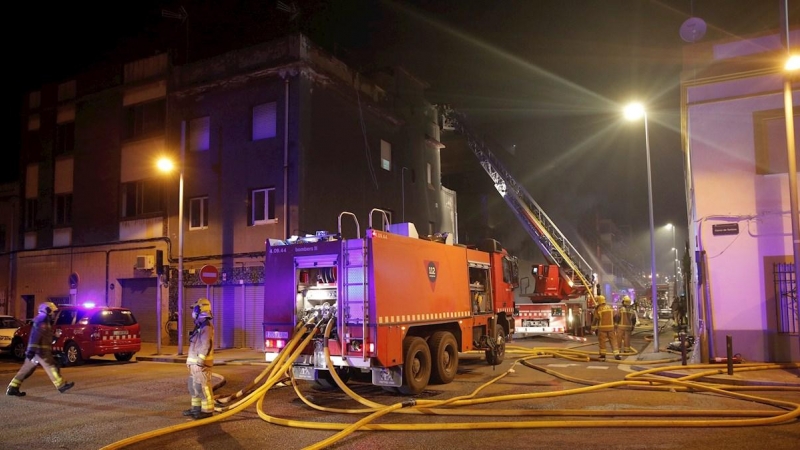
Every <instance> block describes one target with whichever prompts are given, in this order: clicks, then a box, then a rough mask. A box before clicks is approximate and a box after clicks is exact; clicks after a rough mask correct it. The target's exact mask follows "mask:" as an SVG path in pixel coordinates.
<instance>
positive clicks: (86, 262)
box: [9, 34, 455, 348]
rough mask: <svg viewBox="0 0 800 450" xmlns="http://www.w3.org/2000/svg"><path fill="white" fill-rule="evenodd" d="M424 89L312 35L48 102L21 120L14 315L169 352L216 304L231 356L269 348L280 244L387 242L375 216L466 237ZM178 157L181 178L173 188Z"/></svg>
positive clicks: (79, 89) (118, 75) (109, 82)
mask: <svg viewBox="0 0 800 450" xmlns="http://www.w3.org/2000/svg"><path fill="white" fill-rule="evenodd" d="M425 88H426V85H425V83H424V82H422V81H420V80H418V79H416V78H415V77H414V76H412V75H411V74H409V73H408V72H406V71H404V70H403V69H399V68H395V69H386V70H383V71H379V72H375V73H371V74H363V73H359V72H357V71H355V70H353V69H352V68H350V67H348V66H347V65H346V64H345V63H343V62H342V61H340V60H338V59H336V58H334V57H332V56H330V55H329V54H327V53H326V52H325V51H323V50H322V49H321V48H319V47H317V46H315V45H314V44H313V43H312V42H311V41H310V40H309V39H308V38H307V37H305V36H303V35H300V34H296V35H291V36H287V37H284V38H282V39H278V40H276V41H272V42H268V43H264V44H260V45H256V46H253V47H248V48H244V49H240V50H236V51H231V52H228V53H225V54H221V55H218V56H215V57H212V58H208V59H204V60H201V61H196V62H192V63H188V64H183V65H175V64H173V63H172V61H171V60H170V58H169V56H168V55H167V54H159V55H155V56H152V57H149V58H145V59H141V60H137V61H131V62H129V63H127V64H124V65H123V66H121V67H120V66H109V67H103V68H100V69H95V70H94V71H92V72H91V73H84V74H77V75H76V76H75V78H74V79H72V80H67V81H65V82H62V83H58V84H55V85H48V86H43V87H42V89H41V90H39V91H36V92H32V93H31V94H30V95H29V96H28V98H27V99H26V104H25V107H24V108H23V109H24V111H23V113H24V117H26V119H27V120H26V121H25V123H24V126H23V128H24V129H23V132H22V135H23V140H22V142H23V148H22V157H21V161H20V164H21V169H22V171H21V173H22V174H23V175H22V178H23V179H22V181H21V188H20V195H19V197H20V198H19V203H20V222H19V223H20V229H19V230H20V231H19V233H17V240H18V241H19V243H20V250H19V251H18V252H16V253H13V254H12V256H11V258H10V259H11V260H13V261H14V265H13V267H14V270H12V271H10V273H11V277H12V287H11V288H10V297H9V299H10V300H9V311H10V312H12V313H13V314H15V315H17V316H19V317H32V316H33V311H34V310H35V309H34V308H35V306H36V305H38V303H39V302H41V301H45V300H52V301H56V302H58V303H82V302H86V301H93V302H96V303H103V304H108V305H122V306H126V307H129V308H131V309H132V311H133V312H134V313H135V315H136V317H137V318H138V319H139V322H140V323H141V324H142V338H143V339H144V340H145V341H151V342H154V341H155V340H156V339H157V338H158V337H159V336H160V338H161V342H162V343H168V342H170V341H172V342H174V341H175V337H176V334H177V329H176V326H175V324H176V318H177V314H179V313H182V314H183V323H184V324H187V323H191V318H190V315H189V308H188V306H189V305H191V304H192V303H194V300H195V299H197V298H199V297H201V296H207V297H209V298H210V299H211V300H212V304H213V309H214V317H215V323H216V327H217V343H218V345H219V346H220V347H253V348H261V346H262V345H263V342H262V338H263V331H262V328H261V323H262V317H263V298H264V290H265V286H264V284H263V280H264V274H263V270H264V269H263V263H264V256H265V255H264V253H265V242H266V241H267V240H268V239H281V240H285V239H287V238H290V237H291V236H293V235H303V234H313V233H314V232H316V231H318V230H326V231H337V228H338V227H339V220H338V218H339V214H340V213H341V212H343V211H348V212H352V213H353V214H355V215H356V217H357V218H358V227H356V225H355V223H354V222H353V221H352V220H349V221H348V220H343V221H342V223H343V224H344V225H343V226H342V229H341V232H342V234H343V235H345V236H350V237H352V236H353V235H354V234H355V233H356V230H357V229H358V230H360V232H361V233H362V234H363V233H364V230H365V229H366V228H367V227H368V226H369V225H370V224H372V225H373V226H374V227H375V228H382V226H383V220H382V214H381V213H378V212H375V213H372V214H371V216H370V211H371V210H373V209H374V208H378V209H380V210H382V211H385V213H386V215H387V218H388V220H389V222H390V223H395V222H400V221H407V222H414V223H415V225H416V227H417V229H418V230H419V232H420V234H433V233H436V232H453V231H454V230H455V225H454V224H455V204H454V202H453V201H452V199H453V198H454V197H455V196H454V193H452V192H449V191H447V190H446V189H443V188H442V186H441V181H440V177H439V173H440V167H439V152H440V148H441V145H440V144H439V143H438V140H439V127H438V124H437V117H436V113H435V110H434V108H432V106H431V105H430V104H428V103H427V102H426V101H425V98H424V90H425ZM164 156H166V157H168V158H170V159H171V160H172V161H174V162H175V163H176V164H177V167H178V170H176V171H174V172H172V173H160V172H159V171H158V170H157V169H156V161H157V160H158V159H159V158H161V157H164ZM181 174H182V175H181ZM425 174H427V175H425ZM181 193H182V194H183V195H182V200H183V201H182V205H181V201H180V200H181V195H180V194H181ZM180 210H182V211H183V217H182V218H181V217H179V211H180ZM181 226H182V227H183V243H182V244H181V242H180V233H179V227H181ZM179 254H180V255H182V259H183V268H184V273H183V279H184V296H183V297H184V298H183V305H184V306H185V308H184V311H178V301H177V291H178V289H177V282H178V276H177V275H178V274H177V269H178V268H177V265H178V259H179ZM160 255H161V256H162V258H161V259H159V256H160ZM204 266H213V267H214V268H216V269H217V272H218V277H217V280H216V281H215V282H211V283H209V284H207V283H206V281H208V279H205V281H204V279H203V277H200V271H201V269H202V268H203V267H204ZM161 267H164V268H165V269H164V273H165V275H164V276H163V277H159V276H158V272H159V268H161ZM204 273H205V272H204ZM266 289H269V287H268V286H267V287H266ZM160 330H168V331H169V333H162V332H160Z"/></svg>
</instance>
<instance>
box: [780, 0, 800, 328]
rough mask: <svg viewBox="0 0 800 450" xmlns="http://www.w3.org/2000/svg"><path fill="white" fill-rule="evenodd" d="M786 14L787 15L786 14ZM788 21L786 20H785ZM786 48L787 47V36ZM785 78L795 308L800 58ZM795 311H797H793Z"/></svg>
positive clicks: (799, 244)
mask: <svg viewBox="0 0 800 450" xmlns="http://www.w3.org/2000/svg"><path fill="white" fill-rule="evenodd" d="M787 14H788V13H787ZM787 20H788V19H787ZM786 47H787V48H788V47H789V43H788V36H787V43H786ZM784 69H785V70H786V77H784V81H783V107H784V114H785V116H786V154H787V157H788V159H789V203H790V212H791V214H792V245H793V251H794V283H795V296H794V298H795V308H797V306H798V305H800V295H798V289H797V286H800V231H798V229H800V225H798V218H797V214H798V207H797V157H796V154H795V142H794V111H793V106H792V105H793V100H792V78H793V77H794V76H795V75H796V74H797V72H798V70H799V69H800V56H799V55H790V56H789V59H788V60H787V61H786V66H785V67H784ZM795 311H797V309H795ZM797 327H798V329H800V314H799V315H797Z"/></svg>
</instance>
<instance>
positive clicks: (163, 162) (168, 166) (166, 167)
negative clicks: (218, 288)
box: [157, 121, 186, 355]
mask: <svg viewBox="0 0 800 450" xmlns="http://www.w3.org/2000/svg"><path fill="white" fill-rule="evenodd" d="M185 144H186V122H185V121H184V122H182V123H181V161H180V165H179V174H180V176H179V181H178V354H179V355H182V354H183V168H184V167H185V166H186V164H185V163H186V152H185V148H186V145H185ZM157 166H158V168H159V170H161V171H167V172H169V171H172V170H174V168H175V164H174V163H173V162H172V160H170V159H168V158H161V159H159V160H158V163H157Z"/></svg>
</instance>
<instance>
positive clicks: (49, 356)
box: [6, 302, 75, 397]
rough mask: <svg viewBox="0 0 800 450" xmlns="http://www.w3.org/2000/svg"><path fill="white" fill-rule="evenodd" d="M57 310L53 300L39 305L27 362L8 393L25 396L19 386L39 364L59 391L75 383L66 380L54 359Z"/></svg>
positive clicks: (26, 356) (32, 328) (29, 339)
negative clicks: (54, 330)
mask: <svg viewBox="0 0 800 450" xmlns="http://www.w3.org/2000/svg"><path fill="white" fill-rule="evenodd" d="M56 311H58V307H57V306H56V305H55V304H54V303H53V302H44V303H42V304H41V305H39V314H38V315H37V316H36V318H35V319H33V327H31V334H30V337H29V338H28V349H27V351H26V352H25V362H24V363H23V364H22V367H20V369H19V371H18V372H17V374H16V375H14V378H13V379H12V380H11V383H9V384H8V389H6V395H13V396H17V397H24V396H25V392H22V391H20V390H19V387H20V385H22V382H23V381H25V380H26V379H27V378H28V377H29V376H31V374H33V371H34V370H36V367H38V366H42V369H44V372H45V373H46V374H47V376H48V377H50V381H52V382H53V385H54V386H55V387H56V389H58V392H61V393H62V394H63V393H64V392H66V391H68V390H69V389H70V388H71V387H72V386H74V385H75V383H73V382H66V381H64V378H62V377H61V371H60V370H59V368H58V366H57V365H56V361H55V359H53V318H54V314H55V313H56Z"/></svg>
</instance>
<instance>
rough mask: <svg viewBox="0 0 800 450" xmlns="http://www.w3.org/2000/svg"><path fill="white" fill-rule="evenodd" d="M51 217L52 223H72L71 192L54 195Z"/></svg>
mask: <svg viewBox="0 0 800 450" xmlns="http://www.w3.org/2000/svg"><path fill="white" fill-rule="evenodd" d="M53 217H54V218H53V224H54V225H69V224H70V223H72V194H61V195H56V198H55V211H54V214H53Z"/></svg>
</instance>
